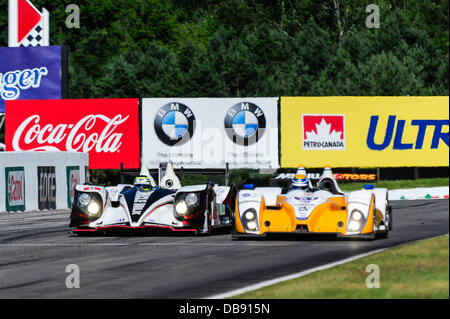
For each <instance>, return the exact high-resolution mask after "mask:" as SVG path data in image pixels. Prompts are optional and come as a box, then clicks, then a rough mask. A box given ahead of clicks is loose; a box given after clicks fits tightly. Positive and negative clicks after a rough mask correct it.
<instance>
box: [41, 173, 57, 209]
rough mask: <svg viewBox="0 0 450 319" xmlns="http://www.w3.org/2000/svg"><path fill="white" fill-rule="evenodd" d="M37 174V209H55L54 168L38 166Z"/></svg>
mask: <svg viewBox="0 0 450 319" xmlns="http://www.w3.org/2000/svg"><path fill="white" fill-rule="evenodd" d="M37 174H38V175H37V178H38V191H39V196H38V207H39V209H40V210H42V209H56V173H55V166H38V167H37Z"/></svg>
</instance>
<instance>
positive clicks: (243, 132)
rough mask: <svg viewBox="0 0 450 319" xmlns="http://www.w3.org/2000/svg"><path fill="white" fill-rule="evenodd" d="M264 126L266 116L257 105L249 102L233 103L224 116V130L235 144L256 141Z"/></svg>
mask: <svg viewBox="0 0 450 319" xmlns="http://www.w3.org/2000/svg"><path fill="white" fill-rule="evenodd" d="M265 128H266V117H265V116H264V112H263V111H262V110H261V108H260V107H259V106H257V105H256V104H253V103H250V102H241V103H238V104H235V105H233V106H232V107H231V108H230V109H229V110H228V112H227V115H226V116H225V131H226V132H227V135H228V137H229V138H230V139H231V140H232V141H233V142H234V143H236V144H240V145H251V144H253V143H256V142H258V140H259V139H260V138H261V136H263V134H264V130H265Z"/></svg>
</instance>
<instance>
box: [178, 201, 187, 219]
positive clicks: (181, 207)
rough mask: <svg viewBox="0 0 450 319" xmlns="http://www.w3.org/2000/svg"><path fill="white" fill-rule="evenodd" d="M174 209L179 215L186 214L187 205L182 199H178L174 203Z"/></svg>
mask: <svg viewBox="0 0 450 319" xmlns="http://www.w3.org/2000/svg"><path fill="white" fill-rule="evenodd" d="M175 211H176V212H177V214H179V215H186V213H187V212H188V207H187V205H186V202H185V201H184V200H182V201H179V202H178V203H177V204H176V205H175Z"/></svg>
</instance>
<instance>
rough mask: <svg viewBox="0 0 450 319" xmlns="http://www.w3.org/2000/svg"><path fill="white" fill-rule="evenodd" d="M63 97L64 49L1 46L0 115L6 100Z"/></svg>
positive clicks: (55, 47) (58, 47)
mask: <svg viewBox="0 0 450 319" xmlns="http://www.w3.org/2000/svg"><path fill="white" fill-rule="evenodd" d="M60 98H61V47H60V46H46V47H14V48H13V47H0V113H4V112H5V101H6V100H35V99H60Z"/></svg>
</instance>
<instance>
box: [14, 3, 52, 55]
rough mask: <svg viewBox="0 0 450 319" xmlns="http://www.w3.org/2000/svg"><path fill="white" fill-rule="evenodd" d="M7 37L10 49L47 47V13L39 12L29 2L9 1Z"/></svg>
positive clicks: (43, 10)
mask: <svg viewBox="0 0 450 319" xmlns="http://www.w3.org/2000/svg"><path fill="white" fill-rule="evenodd" d="M8 35H9V37H8V45H9V46H10V47H19V46H21V47H28V46H32V47H36V46H48V45H49V13H48V11H47V10H46V9H45V8H42V12H40V11H39V10H38V9H36V7H35V6H34V5H33V4H32V3H31V2H30V0H9V5H8Z"/></svg>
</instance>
